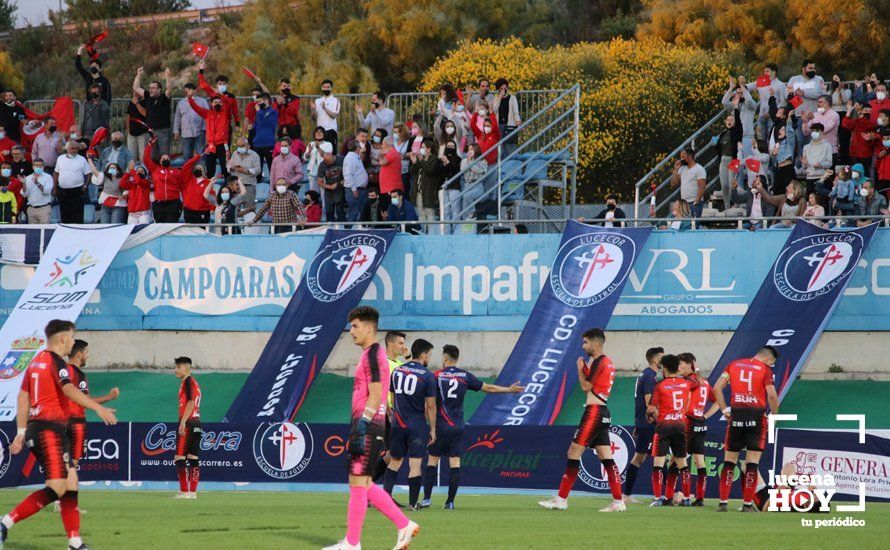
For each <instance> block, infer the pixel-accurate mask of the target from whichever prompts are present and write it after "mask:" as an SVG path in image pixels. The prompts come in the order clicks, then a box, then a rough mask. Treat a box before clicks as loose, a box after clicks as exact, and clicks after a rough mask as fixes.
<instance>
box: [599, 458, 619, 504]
mask: <svg viewBox="0 0 890 550" xmlns="http://www.w3.org/2000/svg"><path fill="white" fill-rule="evenodd" d="M602 463H603V470H605V471H606V477H607V478H608V479H609V489H611V491H612V498H613V499H615V500H621V472H619V471H618V465H617V464H615V461H614V460H613V459H611V458H607V459H605V460H603V461H602Z"/></svg>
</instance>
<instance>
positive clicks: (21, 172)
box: [9, 145, 34, 213]
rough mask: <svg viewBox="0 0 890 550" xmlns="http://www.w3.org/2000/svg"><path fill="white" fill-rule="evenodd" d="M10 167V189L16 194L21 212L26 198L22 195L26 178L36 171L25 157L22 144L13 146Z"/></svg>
mask: <svg viewBox="0 0 890 550" xmlns="http://www.w3.org/2000/svg"><path fill="white" fill-rule="evenodd" d="M9 167H10V172H9V190H10V191H11V192H12V194H13V195H15V198H16V203H17V205H18V211H19V212H20V213H21V212H22V208H23V207H24V203H25V199H24V198H23V197H22V188H23V187H24V184H25V178H26V177H27V176H29V175H31V174H32V173H33V172H34V170H33V168H32V166H31V163H30V162H29V161H28V159H27V157H25V148H24V147H22V146H21V145H16V146H15V147H13V148H12V158H11V159H10V161H9Z"/></svg>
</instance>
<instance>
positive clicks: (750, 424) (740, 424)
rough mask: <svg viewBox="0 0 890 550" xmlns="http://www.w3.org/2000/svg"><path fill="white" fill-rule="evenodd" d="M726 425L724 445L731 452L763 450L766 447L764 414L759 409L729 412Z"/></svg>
mask: <svg viewBox="0 0 890 550" xmlns="http://www.w3.org/2000/svg"><path fill="white" fill-rule="evenodd" d="M730 417H731V418H730V420H729V425H728V426H727V427H726V440H725V441H724V447H725V448H726V450H727V451H729V452H731V453H738V452H740V451H742V450H743V449H744V450H748V451H763V450H764V449H765V448H766V431H767V422H766V415H764V414H763V413H762V412H760V411H750V412H749V411H737V410H733V411H732V412H731V413H730Z"/></svg>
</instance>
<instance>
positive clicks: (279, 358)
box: [225, 230, 396, 422]
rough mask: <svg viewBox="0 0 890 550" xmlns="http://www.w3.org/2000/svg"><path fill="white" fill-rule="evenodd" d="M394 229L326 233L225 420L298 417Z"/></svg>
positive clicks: (250, 420)
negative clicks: (297, 413)
mask: <svg viewBox="0 0 890 550" xmlns="http://www.w3.org/2000/svg"><path fill="white" fill-rule="evenodd" d="M395 233H396V232H395V231H394V230H386V231H354V230H328V231H327V232H326V233H325V237H324V240H323V241H322V243H321V246H320V247H319V249H318V252H317V253H316V254H315V257H314V258H313V259H312V261H310V262H309V264H308V265H307V266H306V267H305V269H304V270H303V276H302V278H301V279H300V284H299V286H298V287H297V290H296V292H294V295H293V297H292V298H291V300H290V302H289V303H288V304H287V308H286V309H285V310H284V314H282V316H281V319H280V320H279V321H278V325H276V327H275V330H274V331H273V332H272V336H271V337H270V338H269V342H268V343H267V344H266V347H265V349H264V350H263V353H262V354H261V355H260V358H259V360H258V361H257V364H256V366H255V367H254V369H253V371H252V372H251V373H250V376H249V377H248V378H247V381H246V382H245V383H244V387H243V388H241V391H240V393H238V396H237V397H236V398H235V401H234V402H233V403H232V406H231V407H230V408H229V411H228V412H227V413H226V416H225V420H226V421H227V422H256V421H262V420H286V419H288V418H293V417H294V415H295V414H296V412H297V411H298V410H299V409H300V405H302V403H303V400H304V399H305V397H306V394H307V392H308V391H309V388H310V387H311V386H312V382H313V381H314V380H315V377H316V375H318V372H319V371H320V370H321V368H322V366H323V365H324V362H325V361H326V360H327V358H328V355H329V354H330V353H331V350H332V349H333V348H334V345H335V344H336V343H337V339H338V338H339V337H340V334H341V333H342V331H343V326H344V325H345V324H346V317H347V314H348V313H349V311H350V310H351V309H352V308H354V307H355V306H356V305H358V303H359V301H360V300H361V299H362V296H363V295H364V293H365V290H366V289H367V288H368V285H369V284H370V283H371V279H372V278H373V277H374V274H375V273H376V272H377V267H378V266H380V262H382V261H383V258H384V256H386V252H387V251H388V250H389V248H390V245H391V244H392V240H393V237H394V236H395ZM234 283H235V284H237V280H235V282H234ZM242 284H243V280H242ZM242 291H243V289H242Z"/></svg>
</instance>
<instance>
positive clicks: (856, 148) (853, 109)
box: [841, 102, 880, 174]
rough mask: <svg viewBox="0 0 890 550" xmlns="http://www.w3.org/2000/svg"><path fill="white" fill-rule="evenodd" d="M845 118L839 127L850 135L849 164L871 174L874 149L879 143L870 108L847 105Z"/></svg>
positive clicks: (868, 106)
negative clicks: (853, 164) (858, 164)
mask: <svg viewBox="0 0 890 550" xmlns="http://www.w3.org/2000/svg"><path fill="white" fill-rule="evenodd" d="M847 107H848V109H847V116H845V117H844V119H843V120H842V121H841V127H842V128H844V129H845V130H847V131H848V132H849V133H850V154H849V157H850V162H851V163H860V164H862V165H863V166H864V167H865V173H866V174H869V173H871V160H872V157H873V156H874V152H875V147H876V146H877V145H878V143H880V136H879V135H878V134H877V132H876V130H877V128H878V126H877V124H875V123H874V122H872V120H871V106H870V105H866V106H865V107H864V108H863V107H862V106H861V105H859V104H858V103H856V104H855V105H854V104H853V103H852V102H849V103H848V104H847Z"/></svg>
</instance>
